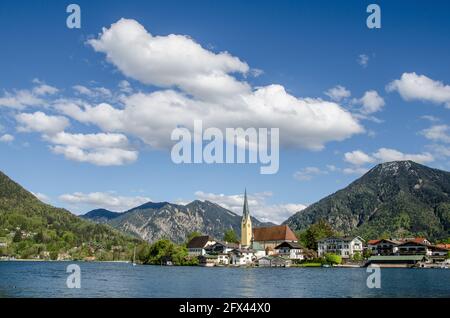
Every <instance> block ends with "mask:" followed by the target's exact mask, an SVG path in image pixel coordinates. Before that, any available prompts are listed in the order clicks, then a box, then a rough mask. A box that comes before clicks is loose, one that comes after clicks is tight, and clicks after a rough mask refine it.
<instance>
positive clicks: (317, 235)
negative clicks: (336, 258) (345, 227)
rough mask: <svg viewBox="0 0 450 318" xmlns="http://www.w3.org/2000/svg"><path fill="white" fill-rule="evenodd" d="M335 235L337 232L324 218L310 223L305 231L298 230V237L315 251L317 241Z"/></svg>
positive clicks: (305, 245)
mask: <svg viewBox="0 0 450 318" xmlns="http://www.w3.org/2000/svg"><path fill="white" fill-rule="evenodd" d="M334 235H336V232H335V231H334V230H333V228H332V227H331V225H330V224H329V223H327V222H326V221H325V220H323V219H320V220H319V221H318V222H317V223H314V224H312V225H310V226H309V227H308V228H307V229H306V230H305V231H301V232H298V238H299V240H300V242H301V243H302V244H303V246H304V247H306V248H309V249H311V250H315V251H317V241H319V240H321V239H323V238H325V237H329V236H334Z"/></svg>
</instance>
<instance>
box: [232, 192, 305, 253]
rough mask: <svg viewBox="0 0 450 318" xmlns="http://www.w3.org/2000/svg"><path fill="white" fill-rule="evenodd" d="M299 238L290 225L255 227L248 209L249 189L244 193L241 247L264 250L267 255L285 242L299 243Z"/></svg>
mask: <svg viewBox="0 0 450 318" xmlns="http://www.w3.org/2000/svg"><path fill="white" fill-rule="evenodd" d="M297 241H298V239H297V237H296V236H295V234H294V232H293V231H292V230H291V229H290V228H289V226H288V225H274V226H267V227H256V228H253V226H252V220H251V217H250V211H249V209H248V201H247V190H245V194H244V208H243V212H242V221H241V247H242V248H247V249H252V250H264V251H265V252H266V254H267V255H270V254H272V253H273V252H274V250H275V247H276V246H278V245H279V244H281V243H283V242H290V243H297Z"/></svg>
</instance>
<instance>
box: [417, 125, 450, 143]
mask: <svg viewBox="0 0 450 318" xmlns="http://www.w3.org/2000/svg"><path fill="white" fill-rule="evenodd" d="M421 134H422V135H424V136H425V138H427V139H430V140H433V141H436V142H444V143H450V127H449V126H447V125H435V126H431V127H430V128H427V129H424V130H422V131H421Z"/></svg>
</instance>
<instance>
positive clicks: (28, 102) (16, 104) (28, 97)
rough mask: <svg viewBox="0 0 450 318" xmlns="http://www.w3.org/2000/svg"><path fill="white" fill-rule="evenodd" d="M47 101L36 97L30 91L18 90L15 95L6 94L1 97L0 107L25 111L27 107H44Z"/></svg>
mask: <svg viewBox="0 0 450 318" xmlns="http://www.w3.org/2000/svg"><path fill="white" fill-rule="evenodd" d="M45 104H46V103H45V101H44V100H42V99H41V98H39V97H37V96H36V95H34V94H33V93H32V92H30V91H29V90H18V91H14V92H13V93H10V92H5V93H4V95H3V96H2V97H0V106H4V107H9V108H14V109H23V108H25V107H27V106H42V105H45Z"/></svg>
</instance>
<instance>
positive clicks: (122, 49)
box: [88, 19, 250, 99]
mask: <svg viewBox="0 0 450 318" xmlns="http://www.w3.org/2000/svg"><path fill="white" fill-rule="evenodd" d="M88 43H89V44H90V45H91V46H92V47H93V48H94V49H95V50H96V51H97V52H103V53H105V54H106V57H107V60H108V61H109V62H111V63H112V64H114V65H115V66H116V67H117V68H118V69H119V70H120V71H121V72H122V73H124V74H125V75H126V76H129V77H131V78H134V79H137V80H139V81H141V82H143V83H146V84H152V85H157V86H160V87H172V86H177V87H179V88H181V89H182V90H184V91H186V92H188V93H190V94H193V95H194V96H196V97H200V98H202V97H208V98H209V99H211V98H212V97H214V96H222V95H227V96H229V95H233V94H240V93H243V92H248V91H249V90H250V87H249V85H248V84H246V83H245V82H240V81H237V80H236V79H235V78H233V77H232V76H230V75H229V73H235V72H237V73H243V74H245V73H247V72H248V71H249V66H248V65H247V64H246V63H244V62H242V61H240V60H239V59H238V58H237V57H234V56H232V55H230V54H229V53H228V52H221V53H218V54H216V53H213V52H211V51H208V50H206V49H204V48H203V47H201V46H200V45H199V44H198V43H196V42H195V41H194V40H192V39H191V38H189V37H188V36H184V35H175V34H170V35H168V36H153V35H152V34H150V33H149V32H147V30H145V28H144V27H143V26H142V25H141V24H139V23H138V22H137V21H135V20H129V19H120V20H119V21H117V22H116V23H113V24H112V25H111V27H110V28H109V29H106V28H103V32H102V33H101V34H100V35H99V37H98V39H91V40H89V41H88ZM130 48H133V49H132V50H130Z"/></svg>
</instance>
